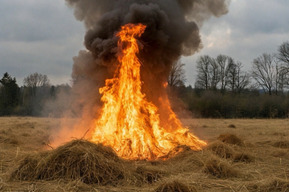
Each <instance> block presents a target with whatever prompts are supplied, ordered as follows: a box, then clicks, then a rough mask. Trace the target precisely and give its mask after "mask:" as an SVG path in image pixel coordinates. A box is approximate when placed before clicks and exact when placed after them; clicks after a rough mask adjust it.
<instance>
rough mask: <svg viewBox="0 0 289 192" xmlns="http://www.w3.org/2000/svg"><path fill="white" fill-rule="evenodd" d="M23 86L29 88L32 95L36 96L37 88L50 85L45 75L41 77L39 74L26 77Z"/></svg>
mask: <svg viewBox="0 0 289 192" xmlns="http://www.w3.org/2000/svg"><path fill="white" fill-rule="evenodd" d="M23 84H24V86H26V87H28V88H31V90H32V92H33V95H35V94H36V88H37V87H46V86H49V85H50V83H49V79H48V77H47V75H42V74H40V73H33V74H30V75H28V76H27V77H25V78H24V80H23Z"/></svg>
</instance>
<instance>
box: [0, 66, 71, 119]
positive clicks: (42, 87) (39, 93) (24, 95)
mask: <svg viewBox="0 0 289 192" xmlns="http://www.w3.org/2000/svg"><path fill="white" fill-rule="evenodd" d="M69 91H70V86H69V85H57V86H54V85H51V84H50V81H49V79H48V77H47V75H43V74H40V73H33V74H30V75H28V76H27V77H25V78H24V80H23V86H21V87H19V86H18V84H17V82H16V78H15V77H14V78H13V77H11V75H9V74H8V73H7V72H6V73H4V75H3V77H2V78H1V79H0V116H10V115H21V116H48V115H49V114H51V113H52V112H54V111H52V110H53V109H51V108H49V106H48V105H47V104H48V103H49V102H50V103H52V102H53V101H55V100H56V95H58V94H59V93H61V92H69ZM49 110H50V111H49ZM59 115H60V114H59Z"/></svg>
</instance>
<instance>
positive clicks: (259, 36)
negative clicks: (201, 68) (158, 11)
mask: <svg viewBox="0 0 289 192" xmlns="http://www.w3.org/2000/svg"><path fill="white" fill-rule="evenodd" d="M288 10H289V2H288V1H285V0H278V1H264V0H254V1H250V0H233V1H231V4H230V7H229V13H228V14H227V15H225V16H224V17H220V18H217V19H216V18H212V19H210V20H209V21H208V22H207V23H205V24H204V26H203V28H202V29H201V39H202V41H203V44H204V48H203V49H202V50H201V51H200V52H199V53H197V54H195V55H193V56H191V57H187V58H183V62H184V63H186V67H185V69H186V75H187V79H188V82H187V84H191V85H193V84H194V82H195V78H196V72H195V70H196V60H197V58H198V57H199V56H201V55H210V56H212V57H216V56H217V55H218V54H226V55H229V56H231V57H233V58H234V59H236V60H238V61H240V62H242V63H243V64H244V69H245V70H247V71H250V70H251V65H252V61H253V59H254V58H256V57H258V56H259V55H261V54H262V53H275V52H277V49H278V46H279V45H280V44H281V43H282V42H284V41H288V40H289V38H288V37H289V25H288V20H289V14H288Z"/></svg>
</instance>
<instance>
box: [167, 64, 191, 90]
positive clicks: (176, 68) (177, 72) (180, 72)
mask: <svg viewBox="0 0 289 192" xmlns="http://www.w3.org/2000/svg"><path fill="white" fill-rule="evenodd" d="M184 66H185V64H183V63H181V61H180V60H179V61H177V62H174V63H173V65H172V68H171V71H170V74H169V77H168V85H169V86H171V87H179V86H183V85H184V84H185V82H186V80H187V79H186V76H185V70H184Z"/></svg>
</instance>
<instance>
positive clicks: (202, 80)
mask: <svg viewBox="0 0 289 192" xmlns="http://www.w3.org/2000/svg"><path fill="white" fill-rule="evenodd" d="M211 60H212V58H211V57H210V56H208V55H204V56H201V57H200V58H199V59H198V60H197V73H198V74H197V79H196V84H195V87H197V88H200V89H209V88H210V81H211V77H210V69H209V68H210V63H211Z"/></svg>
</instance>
